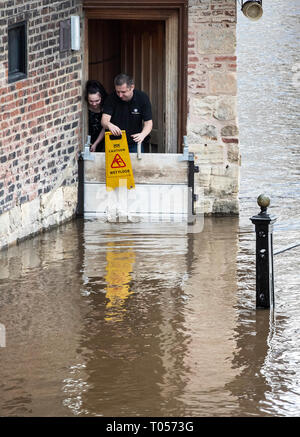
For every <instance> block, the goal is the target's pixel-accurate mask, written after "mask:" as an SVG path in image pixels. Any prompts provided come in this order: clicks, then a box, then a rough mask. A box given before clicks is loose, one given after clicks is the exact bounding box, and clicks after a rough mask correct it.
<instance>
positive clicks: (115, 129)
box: [107, 123, 122, 137]
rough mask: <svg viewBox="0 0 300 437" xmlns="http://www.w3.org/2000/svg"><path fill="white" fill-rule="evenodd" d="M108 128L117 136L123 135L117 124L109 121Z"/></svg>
mask: <svg viewBox="0 0 300 437" xmlns="http://www.w3.org/2000/svg"><path fill="white" fill-rule="evenodd" d="M107 127H108V129H109V130H110V132H111V133H112V134H113V135H115V136H116V137H118V136H121V135H122V131H121V129H120V128H119V127H118V126H116V125H115V124H112V123H108V124H107Z"/></svg>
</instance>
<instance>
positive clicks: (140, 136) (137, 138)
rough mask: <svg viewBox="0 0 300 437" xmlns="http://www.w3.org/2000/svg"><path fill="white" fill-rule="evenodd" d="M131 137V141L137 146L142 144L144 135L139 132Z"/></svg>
mask: <svg viewBox="0 0 300 437" xmlns="http://www.w3.org/2000/svg"><path fill="white" fill-rule="evenodd" d="M131 137H132V138H133V141H134V142H135V143H138V144H139V143H142V142H143V141H144V139H145V135H144V134H142V132H140V133H139V134H133V135H131Z"/></svg>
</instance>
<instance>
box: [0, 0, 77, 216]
mask: <svg viewBox="0 0 300 437" xmlns="http://www.w3.org/2000/svg"><path fill="white" fill-rule="evenodd" d="M80 14H81V1H80V0H67V1H55V0H54V1H53V0H1V5H0V214H4V213H5V212H7V211H12V210H13V208H15V207H18V206H20V205H24V204H25V203H27V202H32V201H33V200H34V199H37V198H38V197H39V196H42V195H44V194H46V193H49V192H51V191H52V190H54V189H55V188H57V187H58V186H72V185H75V184H76V179H77V166H76V160H75V159H76V152H77V150H78V147H79V142H80V139H81V133H80V130H81V121H80V120H81V95H82V89H81V61H82V59H81V58H82V54H81V52H79V51H72V50H69V51H65V52H60V49H59V33H60V32H59V29H60V25H59V23H60V21H62V20H65V19H68V18H69V17H70V15H80ZM22 21H26V22H27V42H28V46H27V47H28V75H27V78H26V79H24V80H20V81H17V82H14V83H12V84H9V83H8V37H7V34H8V25H10V24H14V23H16V22H22ZM10 222H11V224H12V221H10Z"/></svg>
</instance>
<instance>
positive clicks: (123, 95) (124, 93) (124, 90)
mask: <svg viewBox="0 0 300 437" xmlns="http://www.w3.org/2000/svg"><path fill="white" fill-rule="evenodd" d="M115 90H116V94H117V96H118V97H119V98H120V99H121V100H123V101H124V102H128V101H129V100H131V99H132V96H133V90H134V85H131V86H128V85H127V84H126V83H124V84H123V85H116V86H115Z"/></svg>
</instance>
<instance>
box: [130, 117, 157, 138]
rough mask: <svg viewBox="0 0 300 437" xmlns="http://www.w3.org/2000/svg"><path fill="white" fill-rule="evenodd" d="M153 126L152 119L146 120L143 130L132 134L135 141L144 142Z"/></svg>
mask: <svg viewBox="0 0 300 437" xmlns="http://www.w3.org/2000/svg"><path fill="white" fill-rule="evenodd" d="M152 127H153V122H152V120H147V121H145V122H144V127H143V130H142V132H139V133H138V134H133V135H131V138H133V140H134V142H135V143H138V144H139V143H142V142H143V141H144V139H145V138H146V136H147V135H149V134H150V132H151V130H152Z"/></svg>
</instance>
